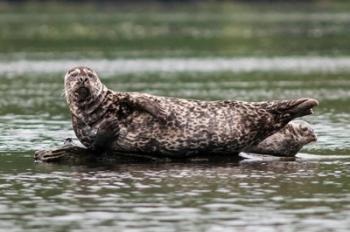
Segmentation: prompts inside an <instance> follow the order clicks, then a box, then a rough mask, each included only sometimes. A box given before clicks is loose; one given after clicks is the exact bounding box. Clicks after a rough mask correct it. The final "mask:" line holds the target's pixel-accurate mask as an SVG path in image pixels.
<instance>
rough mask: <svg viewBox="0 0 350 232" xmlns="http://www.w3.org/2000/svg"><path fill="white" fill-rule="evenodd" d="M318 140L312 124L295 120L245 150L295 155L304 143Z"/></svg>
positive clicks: (276, 154)
mask: <svg viewBox="0 0 350 232" xmlns="http://www.w3.org/2000/svg"><path fill="white" fill-rule="evenodd" d="M316 141H317V136H316V134H315V132H314V130H313V129H312V127H311V125H310V124H308V123H307V122H304V121H301V120H294V121H291V122H289V123H288V124H287V125H286V126H285V127H283V128H282V129H281V130H279V131H277V132H276V133H274V134H273V135H271V136H269V137H267V138H266V139H264V140H263V141H261V142H260V143H259V144H257V145H255V146H252V147H247V148H245V149H244V151H245V152H251V153H258V154H268V155H274V156H295V155H296V154H297V153H298V152H299V151H300V149H301V148H302V147H303V146H304V145H306V144H309V143H311V142H316Z"/></svg>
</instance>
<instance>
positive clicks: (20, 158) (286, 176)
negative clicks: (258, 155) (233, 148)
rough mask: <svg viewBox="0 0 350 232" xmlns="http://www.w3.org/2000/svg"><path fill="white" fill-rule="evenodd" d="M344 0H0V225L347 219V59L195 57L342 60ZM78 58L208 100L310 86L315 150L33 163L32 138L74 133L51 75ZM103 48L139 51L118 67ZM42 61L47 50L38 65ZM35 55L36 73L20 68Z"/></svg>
mask: <svg viewBox="0 0 350 232" xmlns="http://www.w3.org/2000/svg"><path fill="white" fill-rule="evenodd" d="M145 9H146V10H145ZM348 9H350V7H349V6H348V4H346V3H338V4H329V3H327V2H324V3H322V4H315V5H306V4H303V5H300V4H299V5H295V6H292V5H279V4H277V5H274V6H271V5H268V4H267V5H245V4H236V5H231V4H229V5H227V4H217V5H215V6H214V5H210V4H209V5H197V6H196V5H190V6H186V5H180V6H174V5H166V6H159V5H152V6H147V7H146V8H142V7H140V6H123V7H117V8H111V7H109V8H102V9H99V10H96V9H94V8H93V7H92V6H91V5H90V6H89V5H86V6H83V7H81V8H79V7H77V6H69V7H68V8H67V7H62V6H60V5H43V6H42V7H38V6H25V7H23V6H20V7H18V8H13V7H9V6H6V5H3V6H1V7H0V12H1V13H0V19H1V20H0V53H1V58H0V60H1V61H0V78H1V79H0V80H1V82H0V132H1V133H0V160H1V163H0V231H95V230H100V231H152V232H153V231H349V229H350V220H349V216H350V206H349V205H350V180H349V177H350V171H349V170H350V142H349V137H350V132H349V131H350V126H349V121H350V104H349V103H350V91H349V89H350V79H349V77H348V76H349V74H350V71H349V69H346V68H345V69H338V68H332V67H333V66H331V65H329V64H328V63H322V62H323V61H320V63H319V67H320V70H322V71H317V70H316V71H315V69H312V70H311V69H307V68H300V69H299V68H295V69H293V70H290V69H284V68H282V69H281V70H278V69H277V67H270V68H269V69H266V70H264V71H256V70H255V71H254V70H252V71H220V68H216V69H215V70H216V71H208V70H207V69H205V68H206V67H207V66H210V65H213V66H215V67H220V65H221V63H215V62H216V61H215V60H210V58H211V57H219V58H222V59H226V58H227V59H230V58H234V57H242V56H243V57H248V58H249V57H252V58H254V57H271V56H273V57H274V56H278V57H291V58H292V59H295V60H298V59H300V58H306V59H307V57H309V56H312V57H318V56H327V57H330V58H331V59H335V58H337V57H340V56H342V57H345V58H347V56H348V55H349V43H348V37H349V35H350V33H349V28H350V27H349V24H350V17H349V16H348V15H347V12H348ZM169 57H176V59H177V61H176V62H174V60H170V61H169V62H170V63H169V64H168V65H167V66H166V67H164V68H163V69H154V68H153V69H152V70H148V71H147V70H146V69H145V67H148V66H147V65H148V64H147V61H150V60H153V61H154V60H155V61H156V62H158V61H159V65H160V66H161V65H164V63H161V59H162V58H169ZM187 57H196V58H197V59H199V60H204V61H205V62H204V64H205V65H203V67H199V68H198V69H197V71H179V69H177V68H176V67H179V66H181V65H182V66H183V65H186V63H187V62H188V60H186V59H185V58H187ZM87 58H89V59H94V60H90V61H89V62H92V63H93V62H94V61H95V62H96V65H93V67H92V68H94V69H96V70H98V71H99V72H100V74H101V79H102V81H103V82H104V83H105V84H106V85H107V86H108V87H109V88H111V89H114V90H118V91H141V92H147V93H152V94H157V95H165V96H176V97H184V98H197V99H207V100H213V99H239V100H247V101H260V100H271V99H285V98H297V97H314V98H317V99H318V100H319V101H320V106H319V107H317V108H316V109H315V114H314V115H312V116H308V117H306V118H305V120H307V121H308V122H309V123H311V124H312V125H313V127H314V128H315V132H316V134H317V135H318V142H317V143H315V144H310V145H308V146H306V147H305V148H304V149H303V150H302V153H307V154H313V155H319V158H317V159H313V160H308V159H306V158H300V159H298V160H297V161H293V162H292V161H288V162H282V161H273V162H262V161H243V162H241V163H210V164H205V163H200V164H198V163H197V164H195V163H194V164H189V163H186V164H181V163H176V164H111V165H109V166H98V165H94V164H92V165H91V166H67V165H55V164H40V163H34V161H33V158H32V157H33V153H34V151H35V150H37V149H41V148H50V147H54V146H57V145H60V144H62V142H63V140H64V139H65V138H66V137H74V134H73V132H72V128H71V122H70V115H69V112H68V109H67V106H66V104H65V101H64V97H63V75H64V73H65V71H66V69H68V68H69V67H68V66H70V65H72V64H69V65H67V67H65V65H66V64H65V63H64V62H65V61H67V60H68V59H70V61H72V62H73V63H75V64H80V63H84V62H86V60H84V61H82V60H81V59H87ZM106 58H107V59H109V60H114V59H115V58H118V59H119V60H132V59H135V58H137V59H138V58H144V60H138V61H137V63H136V64H133V66H132V68H131V69H132V70H131V71H130V70H129V69H127V70H128V71H125V70H126V69H125V70H124V69H123V70H119V71H120V72H118V70H116V71H115V72H113V73H111V72H109V71H108V70H115V67H114V68H113V67H111V65H112V64H110V63H109V64H107V65H104V64H101V63H98V62H97V61H101V60H102V59H106ZM204 58H205V59H206V60H205V59H204ZM208 59H209V60H208ZM277 60H278V58H277ZM8 61H11V62H13V63H11V64H9V63H8ZM24 61H31V62H32V63H30V65H25V64H23V62H24ZM45 61H54V62H52V63H44V64H43V65H42V63H40V62H45ZM258 62H259V61H258ZM267 62H270V61H267ZM281 62H282V59H281ZM336 62H338V61H336ZM97 63H98V65H97ZM306 63H307V62H306ZM233 64H236V63H233ZM11 65H13V66H11ZM35 65H42V66H35ZM57 65H58V66H57ZM244 65H247V64H246V63H245V64H244ZM254 65H256V64H254ZM287 65H288V64H287ZM34 66H35V67H39V70H40V68H41V69H42V70H43V72H42V73H41V72H40V71H39V72H38V71H33V70H34ZM258 66H259V63H258ZM277 66H278V65H277ZM282 66H283V67H285V66H286V64H285V63H283V64H282V63H281V65H280V67H282ZM23 67H25V68H24V71H23V70H22V69H23ZM57 67H62V70H60V69H61V68H57ZM322 67H323V69H322ZM325 67H326V68H325ZM9 70H10V71H9ZM19 70H22V71H21V72H19ZM35 70H36V69H35ZM50 70H54V71H52V72H51V71H50ZM57 70H59V71H57ZM348 155H349V158H346V157H347V156H348ZM302 157H303V156H302ZM304 157H305V156H304ZM344 157H345V158H344Z"/></svg>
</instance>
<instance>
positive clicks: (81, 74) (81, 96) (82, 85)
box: [64, 67, 104, 106]
mask: <svg viewBox="0 0 350 232" xmlns="http://www.w3.org/2000/svg"><path fill="white" fill-rule="evenodd" d="M103 88H104V85H103V84H102V83H101V81H100V79H99V78H98V75H97V73H96V72H95V71H94V70H92V69H90V68H88V67H75V68H72V69H70V70H68V72H67V73H66V75H65V77H64V91H65V95H66V100H67V103H68V105H72V104H73V105H76V106H77V105H79V104H80V105H82V104H84V102H89V101H91V100H93V99H96V98H97V97H98V96H99V95H100V94H101V92H102V90H103Z"/></svg>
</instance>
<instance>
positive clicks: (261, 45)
mask: <svg viewBox="0 0 350 232" xmlns="http://www.w3.org/2000/svg"><path fill="white" fill-rule="evenodd" d="M349 9H350V3H349V1H331V0H329V1H327V0H320V1H7V2H6V1H5V2H1V3H0V53H1V54H2V57H4V56H5V57H16V58H18V57H34V58H46V57H74V58H76V57H93V58H101V57H107V58H113V57H159V56H166V57H198V56H200V57H203V56H206V57H208V56H209V57H217V56H220V57H221V56H225V57H228V56H281V55H282V56H290V55H293V56H295V55H328V56H337V55H349V53H350V43H349V42H348V41H349V37H350V16H349V14H348V12H349ZM16 55H17V56H16Z"/></svg>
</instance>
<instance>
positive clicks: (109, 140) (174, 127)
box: [65, 67, 318, 156]
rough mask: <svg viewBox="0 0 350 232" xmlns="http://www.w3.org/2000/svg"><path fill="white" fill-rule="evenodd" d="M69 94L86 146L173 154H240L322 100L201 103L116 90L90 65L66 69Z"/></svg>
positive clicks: (75, 122) (71, 108)
mask: <svg viewBox="0 0 350 232" xmlns="http://www.w3.org/2000/svg"><path fill="white" fill-rule="evenodd" d="M65 94H66V100H67V103H68V105H69V109H70V111H71V113H72V121H73V128H74V131H75V133H76V135H77V137H78V139H79V140H80V141H81V142H82V143H83V144H84V145H85V146H86V147H88V148H91V149H94V150H108V149H109V150H115V151H125V152H138V153H152V154H159V155H168V156H188V155H195V154H199V153H206V154H210V153H222V154H237V153H238V152H240V151H242V150H244V149H245V148H248V147H252V146H254V145H257V144H258V143H259V142H261V141H263V140H264V139H265V138H267V137H268V136H270V135H272V134H274V133H276V132H277V131H279V130H281V129H282V128H284V127H285V126H286V125H287V123H288V122H289V121H291V120H292V119H294V118H296V117H301V116H304V115H308V114H311V113H312V110H311V108H312V107H314V106H316V105H317V104H318V102H317V101H316V100H314V99H307V98H302V99H296V100H283V101H270V102H243V101H232V100H226V101H199V100H187V99H180V98H171V97H161V96H154V95H150V94H144V93H131V92H114V91H112V90H109V89H107V87H105V86H104V85H103V84H102V83H101V81H100V80H99V78H98V76H97V74H96V72H94V71H93V70H91V69H89V68H87V67H76V68H73V69H71V70H69V71H68V72H67V74H66V76H65Z"/></svg>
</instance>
